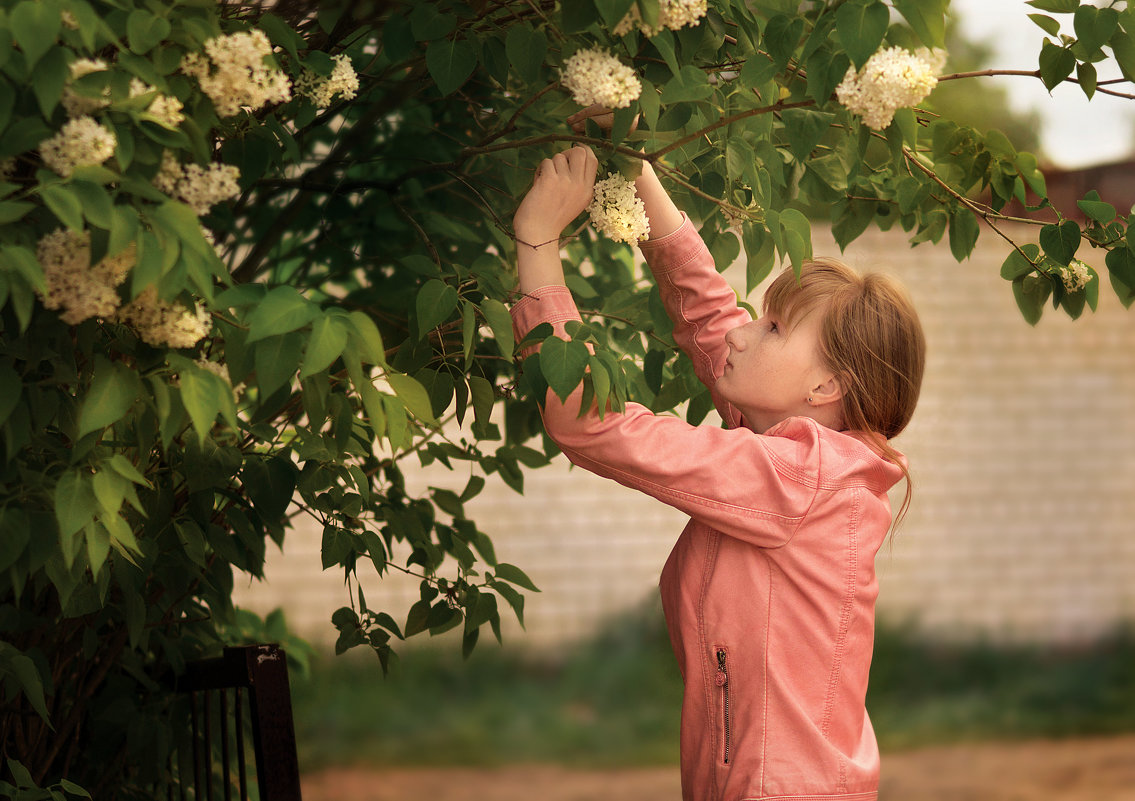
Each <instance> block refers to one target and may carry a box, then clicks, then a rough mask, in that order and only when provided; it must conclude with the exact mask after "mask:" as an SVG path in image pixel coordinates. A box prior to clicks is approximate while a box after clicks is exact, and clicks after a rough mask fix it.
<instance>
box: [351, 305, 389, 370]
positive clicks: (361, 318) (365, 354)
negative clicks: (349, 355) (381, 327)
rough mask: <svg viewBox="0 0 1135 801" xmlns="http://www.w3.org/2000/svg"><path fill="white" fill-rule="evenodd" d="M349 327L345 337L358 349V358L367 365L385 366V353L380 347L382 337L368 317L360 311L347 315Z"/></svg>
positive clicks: (381, 346)
mask: <svg viewBox="0 0 1135 801" xmlns="http://www.w3.org/2000/svg"><path fill="white" fill-rule="evenodd" d="M347 319H348V320H350V322H351V327H350V328H349V329H348V330H347V335H348V336H349V337H350V338H351V342H352V343H353V344H354V346H355V347H356V348H358V351H359V356H360V357H361V358H362V360H363V361H364V362H366V363H367V364H386V351H385V349H384V348H383V345H382V335H381V334H380V333H379V331H378V326H377V325H375V324H374V320H372V319H371V318H370V317H369V316H367V315H366V314H364V313H363V312H361V311H353V312H351V313H349V314H348V315H347Z"/></svg>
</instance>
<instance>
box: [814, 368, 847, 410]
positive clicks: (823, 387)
mask: <svg viewBox="0 0 1135 801" xmlns="http://www.w3.org/2000/svg"><path fill="white" fill-rule="evenodd" d="M842 397H843V384H842V383H841V382H840V380H839V376H837V375H831V376H829V377H828V378H827V379H826V380H825V381H823V382H822V383H820V384H817V385H816V386H814V387H812V392H811V394H810V395H809V403H811V405H813V406H823V405H825V404H828V403H835V402H836V401H838V400H839V399H840V398H842Z"/></svg>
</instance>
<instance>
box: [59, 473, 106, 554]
mask: <svg viewBox="0 0 1135 801" xmlns="http://www.w3.org/2000/svg"><path fill="white" fill-rule="evenodd" d="M97 511H98V501H97V500H96V499H95V493H94V491H93V490H92V489H91V485H90V482H89V481H88V480H87V475H86V474H84V473H81V472H79V471H78V470H68V471H67V472H66V473H64V474H63V475H61V476H60V477H59V481H58V482H57V483H56V485H55V520H56V522H58V523H59V537H60V541H61V542H63V543H66V542H67V541H69V540H70V538H71V537H73V536H74V535H75V534H77V533H78V532H79V531H80V530H81V529H82V528H83V526H85V525H87V523H89V522H91V521H92V520H93V519H94V517H95V513H96V512H97ZM68 550H69V549H68V548H67V547H64V554H65V555H66V553H67V552H68ZM72 556H73V554H72Z"/></svg>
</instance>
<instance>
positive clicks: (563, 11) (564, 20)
mask: <svg viewBox="0 0 1135 801" xmlns="http://www.w3.org/2000/svg"><path fill="white" fill-rule="evenodd" d="M599 21H600V18H599V11H598V9H596V8H595V3H594V2H593V0H572V2H570V3H560V25H561V27H562V29H563V32H564V33H567V34H572V33H582V32H583V31H585V30H587V29H588V28H589V27H591V25H592V24H594V23H596V22H599Z"/></svg>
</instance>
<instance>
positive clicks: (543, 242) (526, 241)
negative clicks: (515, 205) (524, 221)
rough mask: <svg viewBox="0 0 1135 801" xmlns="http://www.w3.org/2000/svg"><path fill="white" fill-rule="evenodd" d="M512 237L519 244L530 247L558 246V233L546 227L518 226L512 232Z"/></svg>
mask: <svg viewBox="0 0 1135 801" xmlns="http://www.w3.org/2000/svg"><path fill="white" fill-rule="evenodd" d="M513 238H514V239H516V242H517V244H519V245H528V246H529V247H532V248H541V249H542V248H544V247H549V246H551V247H555V248H557V249H558V248H559V244H560V235H559V232H558V231H552V230H550V229H547V228H540V227H537V228H525V227H518V228H516V229H515V230H514V232H513Z"/></svg>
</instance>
